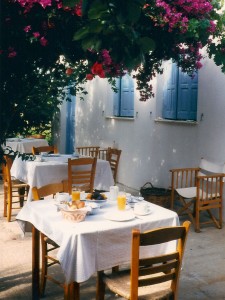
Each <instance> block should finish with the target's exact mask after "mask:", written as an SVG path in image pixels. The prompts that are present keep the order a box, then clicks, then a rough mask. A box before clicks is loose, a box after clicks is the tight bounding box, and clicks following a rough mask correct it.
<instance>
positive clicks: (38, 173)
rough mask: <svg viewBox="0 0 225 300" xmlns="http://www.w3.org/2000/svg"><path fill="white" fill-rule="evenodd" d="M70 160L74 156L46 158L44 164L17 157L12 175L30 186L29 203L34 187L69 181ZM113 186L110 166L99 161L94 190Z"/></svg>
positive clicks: (106, 162) (103, 161)
mask: <svg viewBox="0 0 225 300" xmlns="http://www.w3.org/2000/svg"><path fill="white" fill-rule="evenodd" d="M68 158H72V155H66V154H61V155H55V156H54V155H52V156H49V157H44V160H45V161H43V162H40V161H36V160H34V161H28V160H27V161H25V160H22V159H21V158H19V157H16V158H15V160H14V162H13V165H12V168H11V175H12V176H13V177H15V178H16V179H19V180H21V181H23V182H26V183H28V184H29V186H30V190H29V194H28V201H31V200H32V187H34V186H36V187H38V188H40V187H42V186H44V185H46V184H50V183H57V182H61V181H62V180H67V178H68ZM111 185H114V180H113V175H112V170H111V167H110V164H109V162H108V161H106V160H101V159H98V160H97V165H96V172H95V180H94V188H95V189H98V190H106V191H109V187H110V186H111Z"/></svg>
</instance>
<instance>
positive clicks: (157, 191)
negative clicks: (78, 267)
mask: <svg viewBox="0 0 225 300" xmlns="http://www.w3.org/2000/svg"><path fill="white" fill-rule="evenodd" d="M140 193H141V195H142V197H144V199H145V200H146V201H148V202H151V203H154V204H157V205H160V206H163V207H165V208H170V205H171V204H170V199H171V190H169V189H164V188H158V187H154V186H153V185H152V184H151V182H146V183H145V184H144V185H143V186H142V187H141V189H140Z"/></svg>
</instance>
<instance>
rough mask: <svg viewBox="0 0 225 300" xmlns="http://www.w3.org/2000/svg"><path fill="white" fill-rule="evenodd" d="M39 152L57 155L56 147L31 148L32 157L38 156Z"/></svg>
mask: <svg viewBox="0 0 225 300" xmlns="http://www.w3.org/2000/svg"><path fill="white" fill-rule="evenodd" d="M41 152H49V153H58V149H57V147H56V146H41V147H33V148H32V154H33V155H38V154H40V153H41Z"/></svg>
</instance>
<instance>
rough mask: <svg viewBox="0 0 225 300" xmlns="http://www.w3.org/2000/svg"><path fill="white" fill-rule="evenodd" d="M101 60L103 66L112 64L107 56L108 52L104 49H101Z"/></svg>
mask: <svg viewBox="0 0 225 300" xmlns="http://www.w3.org/2000/svg"><path fill="white" fill-rule="evenodd" d="M101 54H102V58H103V64H104V65H106V66H108V65H111V64H112V59H111V57H110V55H109V51H108V50H106V49H103V50H102V52H101Z"/></svg>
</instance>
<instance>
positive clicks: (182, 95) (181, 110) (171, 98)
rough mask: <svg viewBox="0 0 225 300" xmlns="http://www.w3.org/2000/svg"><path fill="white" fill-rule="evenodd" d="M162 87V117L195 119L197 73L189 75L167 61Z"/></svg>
mask: <svg viewBox="0 0 225 300" xmlns="http://www.w3.org/2000/svg"><path fill="white" fill-rule="evenodd" d="M165 74H166V75H167V76H168V77H167V78H168V79H167V81H166V85H165V88H164V95H163V110H162V117H163V118H165V119H172V120H196V119H197V100H198V74H197V73H194V75H193V76H192V77H191V76H189V75H188V74H187V73H184V72H182V71H181V69H179V68H178V67H177V65H176V64H175V63H172V62H171V63H169V64H168V67H167V69H166V73H165Z"/></svg>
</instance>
